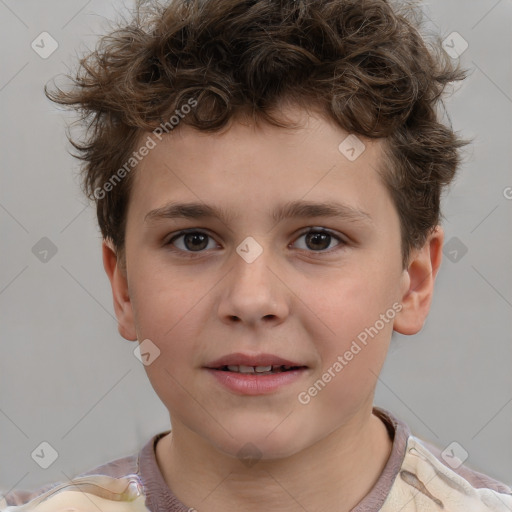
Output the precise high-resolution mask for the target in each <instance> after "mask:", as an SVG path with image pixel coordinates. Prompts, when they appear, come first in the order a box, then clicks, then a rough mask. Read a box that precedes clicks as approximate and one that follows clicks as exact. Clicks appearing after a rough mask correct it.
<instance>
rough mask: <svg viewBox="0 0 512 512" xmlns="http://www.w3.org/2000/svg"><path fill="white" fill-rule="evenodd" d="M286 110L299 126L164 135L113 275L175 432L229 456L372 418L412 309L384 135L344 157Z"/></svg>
mask: <svg viewBox="0 0 512 512" xmlns="http://www.w3.org/2000/svg"><path fill="white" fill-rule="evenodd" d="M288 114H289V115H293V116H295V117H294V119H300V120H301V123H302V124H301V127H300V128H298V129H290V130H284V129H282V128H276V127H272V126H270V125H265V124H261V125H259V126H255V125H252V124H248V123H245V124H244V123H243V122H241V121H236V122H233V124H232V125H231V126H230V127H229V129H227V130H225V131H223V132H222V133H215V134H207V133H204V132H198V131H196V130H194V129H192V128H190V127H187V126H182V127H180V130H179V131H176V132H173V133H171V134H169V135H167V136H166V138H165V139H163V141H162V142H159V143H158V144H157V146H156V147H155V148H154V149H152V150H151V151H150V152H149V154H148V155H147V156H146V157H145V158H144V159H143V160H142V161H141V163H140V164H139V167H138V169H137V171H136V175H135V176H134V183H133V189H132V193H131V197H130V205H129V209H128V213H127V227H126V265H127V271H126V272H127V273H126V278H124V277H123V275H122V273H120V272H116V276H117V277H114V278H113V286H114V293H115V294H117V297H118V299H117V300H118V304H117V305H116V313H117V315H118V318H119V321H120V332H121V333H122V334H123V335H124V336H125V337H126V338H127V339H138V340H139V342H142V341H143V340H150V345H146V346H147V347H152V348H151V350H150V352H152V351H155V350H156V349H155V347H156V348H157V349H158V350H159V355H158V357H156V358H155V359H154V360H152V362H151V364H149V365H147V366H145V369H146V371H147V375H148V377H149V379H150V381H151V384H152V386H153V388H154V389H155V391H156V393H157V394H158V396H159V397H160V399H161V400H162V402H163V403H164V404H165V405H166V407H167V408H168V410H169V412H170V416H171V420H172V425H173V432H176V433H177V435H179V433H180V432H185V431H186V432H188V433H189V435H192V436H196V437H197V439H198V440H199V441H200V442H204V443H207V444H208V445H210V446H213V447H215V448H217V449H218V450H220V451H222V452H224V453H226V454H230V455H236V454H237V453H238V452H239V450H240V449H241V447H243V446H244V445H245V444H246V443H247V442H250V443H252V444H254V445H255V446H256V447H257V449H258V450H259V451H260V453H261V455H262V456H263V457H264V458H276V457H284V456H288V455H291V454H294V453H297V452H298V451H300V450H303V449H305V448H307V447H309V446H311V445H312V444H314V443H315V442H317V441H319V440H320V439H323V438H325V437H326V436H328V435H329V434H331V433H333V432H334V431H336V430H337V429H339V428H340V427H342V426H343V425H346V424H349V423H350V422H354V421H356V420H357V418H359V417H362V415H363V414H364V415H367V414H368V411H371V406H372V401H373V394H374V389H375V385H376V381H377V376H378V374H379V372H380V370H381V367H382V365H383V363H384V359H385V356H386V352H387V349H388V345H389V342H390V338H391V334H392V331H393V328H394V327H395V329H396V327H397V325H398V323H399V322H400V318H403V317H402V316H401V315H404V314H407V313H405V312H404V311H402V312H399V310H400V308H401V307H402V306H400V304H401V302H402V300H403V299H404V296H406V295H407V292H408V290H409V286H410V283H411V279H410V275H409V273H408V272H407V270H405V271H403V270H402V266H401V245H400V225H399V218H398V215H397V212H396V210H395V207H394V205H393V203H392V201H391V199H390V196H389V194H388V192H387V191H386V189H385V187H384V185H383V183H382V182H381V178H380V177H379V175H378V174H377V171H376V169H377V168H378V166H379V165H380V162H381V160H382V158H383V156H382V146H381V144H382V141H379V140H366V139H365V140H363V139H361V138H360V140H362V141H363V142H364V144H365V150H364V151H363V153H362V154H361V155H360V156H359V157H358V158H357V159H356V160H354V161H350V160H349V159H348V158H347V157H346V156H345V154H343V153H342V152H341V151H340V150H339V149H338V146H339V145H340V143H341V142H342V141H343V140H344V139H345V138H346V137H347V136H348V133H346V132H344V131H343V130H341V129H340V128H339V127H337V126H335V125H334V124H332V123H330V122H328V121H327V120H325V119H322V118H321V117H320V116H316V115H311V116H310V117H308V116H306V114H305V113H303V112H302V111H300V110H290V112H289V113H288ZM146 136H147V134H146ZM146 136H145V137H146ZM145 137H144V138H143V140H145ZM178 203H180V204H181V203H183V204H185V205H186V204H189V203H199V206H202V207H203V208H202V210H201V209H200V208H195V209H189V210H187V209H186V208H181V209H178V208H176V205H177V204H178ZM300 203H304V204H303V207H302V208H300V207H297V206H298V205H299V206H300ZM292 204H295V206H296V208H288V209H286V207H287V206H290V205H292ZM327 204H329V205H335V206H336V205H338V209H339V211H338V213H337V214H336V215H326V212H325V211H322V209H321V208H320V206H322V205H323V206H324V210H326V208H325V205H327ZM312 205H318V207H316V208H314V207H312ZM172 206H174V207H175V208H174V209H173V208H172ZM206 206H207V207H209V208H211V209H212V210H216V211H218V212H221V213H219V215H220V218H217V217H216V216H210V215H204V213H205V211H203V210H205V207H206ZM187 211H188V214H187ZM279 212H281V213H285V214H286V213H288V214H291V216H288V215H282V216H281V217H280V218H279V219H278V218H276V217H275V215H277V213H279ZM176 213H179V214H180V215H181V216H176ZM183 231H186V232H185V233H183ZM111 279H112V278H111ZM124 286H126V288H125V292H124V295H123V291H122V290H123V287H124ZM416 313H417V311H416ZM419 316H421V314H420V315H419ZM403 330H404V331H405V330H406V328H404V329H403ZM363 340H365V341H363ZM145 343H146V344H147V343H148V342H145ZM155 353H156V352H153V354H155ZM150 357H151V358H153V357H154V355H152V356H150ZM283 364H287V365H288V366H293V367H298V369H292V370H286V371H282V370H283V368H282V367H281V368H277V367H278V366H281V365H283ZM240 365H242V366H248V367H251V366H252V367H255V366H259V367H261V368H259V369H258V370H261V371H263V372H266V371H267V370H268V366H272V370H271V372H274V371H275V373H270V374H268V375H266V374H264V375H257V374H250V375H247V374H244V373H241V370H244V371H245V370H246V371H252V368H240ZM227 366H230V367H231V369H230V370H232V371H230V370H228V371H226V370H227ZM237 366H238V368H237Z"/></svg>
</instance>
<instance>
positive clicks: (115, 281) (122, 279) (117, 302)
mask: <svg viewBox="0 0 512 512" xmlns="http://www.w3.org/2000/svg"><path fill="white" fill-rule="evenodd" d="M102 251H103V267H104V269H105V272H106V273H107V276H108V278H109V280H110V285H111V287H112V296H113V299H114V310H115V313H116V317H117V329H118V331H119V334H120V335H121V336H122V337H123V338H125V339H126V340H128V341H136V340H137V334H136V331H135V323H134V321H133V309H132V303H131V301H130V295H129V293H128V281H127V277H126V271H125V270H124V269H123V268H121V265H120V262H119V261H118V259H117V254H116V251H115V250H114V248H113V247H112V245H111V243H110V241H107V240H103V243H102Z"/></svg>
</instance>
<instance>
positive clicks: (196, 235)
mask: <svg viewBox="0 0 512 512" xmlns="http://www.w3.org/2000/svg"><path fill="white" fill-rule="evenodd" d="M210 238H211V237H210V235H208V234H207V233H204V232H202V231H185V232H181V233H179V234H178V235H176V236H175V237H173V238H171V239H170V240H169V241H168V242H167V243H166V245H173V246H175V247H177V249H178V250H180V251H184V252H202V251H203V250H205V249H206V248H207V247H208V239H210ZM179 239H183V240H182V243H180V244H176V243H175V242H176V241H177V240H179Z"/></svg>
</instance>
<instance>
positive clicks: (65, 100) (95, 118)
mask: <svg viewBox="0 0 512 512" xmlns="http://www.w3.org/2000/svg"><path fill="white" fill-rule="evenodd" d="M421 23H422V16H421V14H420V12H419V9H417V8H416V7H415V6H414V5H413V4H410V3H409V4H401V5H393V6H392V5H391V3H390V2H389V1H388V0H188V1H187V0H173V1H170V2H168V3H167V4H166V5H161V4H158V3H157V2H154V3H153V4H152V5H150V4H149V3H148V2H145V3H142V4H141V5H139V7H138V8H137V9H136V10H135V13H134V16H133V18H132V19H131V20H128V21H125V22H123V24H122V25H121V26H117V27H116V28H114V29H113V30H112V31H111V32H110V33H109V34H107V35H105V36H103V37H102V38H101V39H100V40H99V42H98V44H97V46H96V48H95V50H94V51H92V52H89V53H88V54H87V55H86V56H84V57H83V58H81V59H80V65H79V67H78V71H77V72H76V75H75V76H73V77H71V76H69V78H71V80H72V87H71V88H69V89H68V90H66V91H64V90H62V89H60V88H58V87H55V88H54V89H53V90H49V88H48V87H46V88H45V92H46V95H47V96H48V97H49V98H50V99H51V100H52V101H55V102H57V103H59V104H62V105H66V106H68V107H72V108H75V109H76V110H77V111H78V112H80V113H81V114H82V115H81V117H80V122H81V123H83V124H84V125H85V127H86V131H85V134H86V135H85V137H84V138H83V140H82V141H78V140H73V138H72V137H71V136H70V141H71V143H72V144H73V146H74V147H75V148H76V149H77V150H78V152H77V154H76V155H75V156H77V157H78V158H80V159H81V160H82V161H83V165H82V169H81V170H82V181H81V183H82V188H83V191H84V193H85V194H86V195H87V196H88V198H89V199H90V200H92V201H95V203H96V212H97V217H98V224H99V227H100V229H101V233H102V235H103V238H104V239H106V240H110V241H111V242H112V243H113V246H114V248H115V250H116V252H117V253H118V255H120V259H121V260H122V261H125V258H124V244H125V228H126V212H127V205H128V201H129V197H130V189H131V186H132V182H133V174H134V173H130V172H128V171H129V169H126V162H127V161H131V160H133V162H132V164H131V165H133V167H134V168H136V161H135V159H134V158H133V151H134V149H135V148H136V145H137V144H138V143H139V141H140V138H141V136H142V135H143V134H144V133H147V131H148V130H157V131H158V130H160V131H161V128H159V127H161V126H163V125H162V123H163V120H166V119H169V118H170V117H171V116H173V115H175V114H179V113H180V112H181V110H180V109H182V108H184V107H183V105H191V104H193V105H194V108H193V109H189V110H191V111H190V113H188V114H187V115H185V116H183V115H182V116H180V117H181V119H180V124H181V123H183V124H187V125H191V126H193V127H194V128H196V129H198V130H203V131H207V132H214V131H218V130H220V129H222V128H223V127H225V126H226V125H227V123H228V121H230V120H233V119H234V118H236V117H237V116H240V115H247V116H249V117H251V118H252V119H254V120H258V121H259V120H263V121H265V122H268V123H271V124H273V125H275V126H279V127H289V126H290V123H289V122H286V121H285V120H284V119H283V116H282V115H280V113H279V108H278V106H279V105H280V104H281V103H282V102H284V101H288V102H292V103H293V104H295V105H297V106H299V107H300V108H304V109H306V110H308V108H310V107H311V106H312V105H314V106H315V107H317V108H318V109H319V111H320V112H322V113H323V115H324V116H326V118H327V119H332V120H334V121H335V122H336V123H337V125H339V126H340V127H341V128H343V129H344V130H346V131H348V132H351V133H354V134H359V135H362V136H365V137H370V138H383V139H384V145H383V147H384V155H385V158H384V162H383V164H382V168H381V169H379V170H378V172H379V174H380V176H381V179H382V180H383V183H384V185H385V186H386V188H387V190H388V191H389V193H390V195H391V198H392V200H393V203H394V205H395V206H396V209H397V212H398V215H399V218H400V229H401V241H402V248H401V251H402V264H403V268H407V265H408V260H409V257H410V251H411V249H412V248H420V247H421V246H422V245H423V244H424V243H425V242H426V240H427V237H428V235H429V234H430V233H431V232H432V231H433V230H434V229H435V227H436V225H437V224H438V223H439V221H440V218H441V217H442V214H441V211H440V200H441V192H442V190H443V187H445V186H447V185H448V184H449V183H450V182H451V181H452V180H453V178H454V176H455V173H456V170H457V168H458V167H459V165H460V162H461V156H460V152H459V150H460V148H462V147H463V146H464V145H465V144H467V143H468V141H466V140H463V139H461V138H459V137H458V136H457V135H456V134H455V133H454V131H453V130H452V129H451V128H449V127H447V126H445V125H444V124H443V123H442V122H441V121H440V119H439V117H440V116H439V112H438V107H439V105H442V103H443V102H442V98H441V96H442V94H443V92H444V90H445V88H446V86H447V85H448V84H449V83H450V82H454V81H458V80H463V79H464V78H466V73H467V72H466V70H461V69H460V68H459V65H455V64H454V63H453V62H452V61H451V60H450V58H449V57H448V56H447V55H446V53H445V52H444V51H443V50H442V47H441V44H440V37H439V36H436V37H435V38H434V42H433V43H432V42H428V41H427V40H426V39H424V38H423V37H422V36H421V35H420V32H419V29H420V25H421ZM166 126H167V128H166V131H169V129H168V128H171V129H172V128H174V127H173V126H169V123H166ZM130 159H131V160H130ZM123 166H124V167H123ZM116 169H119V171H121V170H122V169H124V170H125V172H122V173H120V174H118V177H119V176H121V177H122V178H123V179H119V180H117V182H116V183H112V176H113V171H114V170H116ZM109 180H110V181H109ZM109 183H110V186H105V185H108V184H109ZM98 190H101V194H100V193H98Z"/></svg>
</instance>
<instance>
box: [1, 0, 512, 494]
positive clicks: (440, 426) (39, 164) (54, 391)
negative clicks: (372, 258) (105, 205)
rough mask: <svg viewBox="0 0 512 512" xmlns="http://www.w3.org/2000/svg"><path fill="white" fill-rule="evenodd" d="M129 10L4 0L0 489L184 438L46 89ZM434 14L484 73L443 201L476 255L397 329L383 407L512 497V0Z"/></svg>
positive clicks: (469, 83) (476, 74)
mask: <svg viewBox="0 0 512 512" xmlns="http://www.w3.org/2000/svg"><path fill="white" fill-rule="evenodd" d="M130 5H131V3H129V2H128V0H126V2H125V6H128V7H129V6H130ZM122 8H123V4H122V3H121V2H105V1H100V0H91V1H89V2H87V1H84V0H80V1H78V0H73V1H67V2H57V1H54V0H52V1H41V0H32V1H16V2H15V1H13V0H0V28H1V30H0V38H1V42H0V47H1V48H2V51H1V64H0V73H1V75H0V104H1V113H2V115H1V119H2V120H1V128H0V129H1V134H0V141H1V142H0V144H1V155H2V158H1V179H2V182H1V188H0V222H1V233H0V236H1V247H2V260H1V266H0V310H1V325H2V340H1V344H0V351H1V353H0V489H1V490H3V491H6V490H10V489H11V488H13V487H16V488H27V489H30V488H34V487H35V486H38V485H40V484H44V483H46V482H50V481H56V480H60V481H62V480H67V479H68V478H71V477H72V476H73V475H75V474H77V473H79V472H83V471H86V470H88V469H91V468H93V467H94V466H97V465H99V464H101V463H104V462H106V461H108V460H111V459H114V458H117V457H121V456H124V455H128V454H131V453H133V452H135V451H137V450H138V449H139V448H140V447H141V446H142V444H143V443H145V442H146V441H147V440H148V439H149V437H150V436H152V435H153V434H155V433H157V432H160V431H162V430H166V429H168V428H169V424H168V415H167V411H166V409H165V407H164V406H163V405H162V404H161V403H160V401H159V399H158V398H157V396H156V395H155V393H154V392H153V390H152V388H151V386H150V384H149V382H148V380H147V378H146V374H145V372H144V369H143V366H142V364H140V363H139V361H138V360H137V359H136V358H135V357H134V355H133V350H134V348H135V346H136V344H134V343H129V342H127V341H125V340H123V338H121V337H120V336H119V334H118V332H117V323H116V320H115V317H114V311H113V307H112V298H111V291H110V286H109V283H108V279H107V277H106V275H105V274H104V271H103V266H102V262H101V252H100V246H101V239H100V236H99V230H98V228H97V227H96V223H95V222H96V221H95V218H94V212H93V209H92V208H91V207H90V206H87V204H86V200H85V198H84V197H82V195H81V192H80V189H79V186H78V179H77V175H76V171H77V169H78V164H77V162H76V161H74V159H73V158H72V157H71V156H70V155H69V154H68V152H67V151H68V149H69V146H68V145H67V141H66V136H65V123H66V119H69V115H68V114H65V113H63V112H62V111H59V110H57V109H56V108H55V106H53V105H52V104H51V103H50V102H49V101H48V100H46V98H45V97H44V95H43V92H42V87H43V85H44V84H45V83H46V82H48V80H50V79H51V78H53V77H55V76H56V75H58V74H60V73H63V72H65V71H66V67H65V66H66V65H67V64H71V63H73V62H74V59H75V55H76V54H77V53H80V52H81V51H82V50H84V49H85V48H86V47H92V46H93V45H94V43H95V39H96V36H97V34H100V33H102V32H103V31H105V30H106V29H107V20H108V19H112V18H113V17H115V16H116V14H115V13H116V11H117V10H119V9H122ZM425 9H426V13H427V15H428V16H429V18H430V19H431V22H430V27H431V28H433V29H435V30H438V31H439V32H440V33H441V35H443V37H446V36H448V34H450V33H451V32H453V31H457V32H458V33H460V34H461V35H462V37H463V38H464V39H465V40H466V41H467V42H468V43H469V48H468V49H467V50H466V51H465V52H464V53H463V54H462V55H461V57H460V59H461V60H462V63H463V64H464V65H465V66H466V67H470V68H471V76H470V77H469V78H468V79H467V80H466V83H465V84H464V85H463V86H462V87H460V88H459V89H458V90H457V91H456V92H455V94H454V95H453V96H452V97H451V98H450V99H448V100H447V101H446V106H447V110H448V112H449V114H450V117H451V121H452V123H453V127H454V129H455V130H457V131H461V132H462V134H463V135H464V136H468V137H472V136H474V137H475V142H474V144H473V145H472V147H471V148H470V149H469V150H468V151H467V152H466V159H465V163H464V165H463V167H462V169H461V171H460V175H459V178H458V179H457V181H456V183H455V184H454V185H453V186H452V187H451V189H450V190H449V193H448V194H447V195H446V197H445V199H444V203H443V204H444V213H445V216H446V217H447V220H446V221H445V222H444V223H443V225H444V228H445V232H446V239H445V240H446V242H449V241H450V240H451V239H452V238H453V237H457V239H458V241H457V240H452V241H451V243H452V244H454V243H458V244H459V246H460V244H464V246H465V247H467V253H466V254H465V255H463V256H462V257H460V255H461V254H462V253H461V252H460V247H459V250H458V260H456V261H450V259H448V258H447V257H446V255H445V257H444V260H443V265H442V268H441V270H440V273H439V275H438V279H437V281H436V293H435V297H434V300H433V304H432V309H431V312H430V315H429V317H428V319H427V322H426V324H425V327H424V329H423V330H422V331H421V332H420V333H419V334H418V335H416V336H413V337H409V336H401V335H398V334H396V333H395V334H394V336H393V340H392V348H391V350H390V354H389V356H388V359H387V361H386V364H385V366H384V370H383V372H382V374H381V376H380V382H379V385H378V388H377V393H376V400H375V403H376V404H377V405H380V406H382V407H384V408H387V409H389V410H390V411H392V412H393V413H394V414H395V415H397V416H398V417H399V418H401V419H403V420H404V421H405V422H406V423H408V424H409V426H410V427H411V430H412V431H413V433H414V434H415V435H417V436H418V437H420V438H422V439H425V440H427V441H430V442H431V443H433V444H436V445H437V446H439V447H441V448H445V447H446V446H448V445H449V444H450V443H451V442H453V441H457V442H458V443H459V444H460V445H461V446H462V447H464V449H465V450H466V451H467V452H468V453H469V458H468V459H467V461H466V464H468V465H469V466H470V467H472V468H474V469H477V470H479V471H481V472H484V473H486V474H488V475H490V476H492V477H494V478H497V479H499V480H501V481H503V482H505V483H508V484H509V485H510V484H512V442H511V435H510V433H511V432H512V403H511V402H512V371H511V361H512V359H511V355H512V344H511V335H510V332H511V327H512V325H511V323H512V322H511V320H512V315H511V308H512V273H511V271H510V261H511V260H512V237H511V236H510V235H511V233H510V225H511V222H510V221H511V212H512V200H510V199H507V197H506V196H507V195H508V197H511V196H512V190H511V192H510V193H509V194H507V193H506V191H507V190H510V189H507V187H512V176H511V173H510V155H511V143H512V139H511V135H512V127H511V123H512V108H511V107H512V99H511V97H512V86H511V84H512V76H511V62H510V53H509V52H510V48H511V47H512V32H511V30H510V26H511V23H512V3H511V2H509V1H506V0H500V1H496V0H489V1H483V0H482V1H471V2H469V1H468V0H456V1H455V0H450V1H446V0H436V1H431V2H429V3H428V4H425ZM43 31H47V32H49V33H50V34H51V35H52V37H53V38H55V40H56V41H57V42H58V44H59V47H58V49H57V50H56V51H55V52H54V53H53V54H52V55H51V56H50V57H48V58H47V59H43V58H41V57H40V56H39V55H38V54H36V52H35V51H34V50H33V49H32V48H31V42H32V41H33V40H34V39H35V38H36V37H37V36H38V35H39V34H40V33H41V32H43ZM42 237H47V238H49V239H50V240H51V241H52V242H53V244H55V246H56V248H57V253H56V254H55V255H54V256H53V257H51V258H50V257H49V256H48V261H47V262H42V261H40V260H39V259H38V258H37V257H36V255H35V254H34V253H33V252H32V248H33V247H34V245H35V244H36V243H37V242H38V241H39V240H40V239H41V238H42ZM449 247H451V246H449ZM445 249H446V247H445ZM450 250H453V247H451V249H450ZM43 441H47V442H48V443H50V444H51V445H52V446H53V447H54V448H55V449H56V450H57V452H58V454H59V456H58V458H57V460H56V461H55V462H54V463H53V464H52V465H51V466H50V467H49V468H48V469H42V468H40V467H39V466H38V465H37V464H36V463H35V462H34V460H33V459H32V457H31V453H32V452H33V451H34V450H35V449H36V447H38V446H39V445H40V443H41V442H43Z"/></svg>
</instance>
